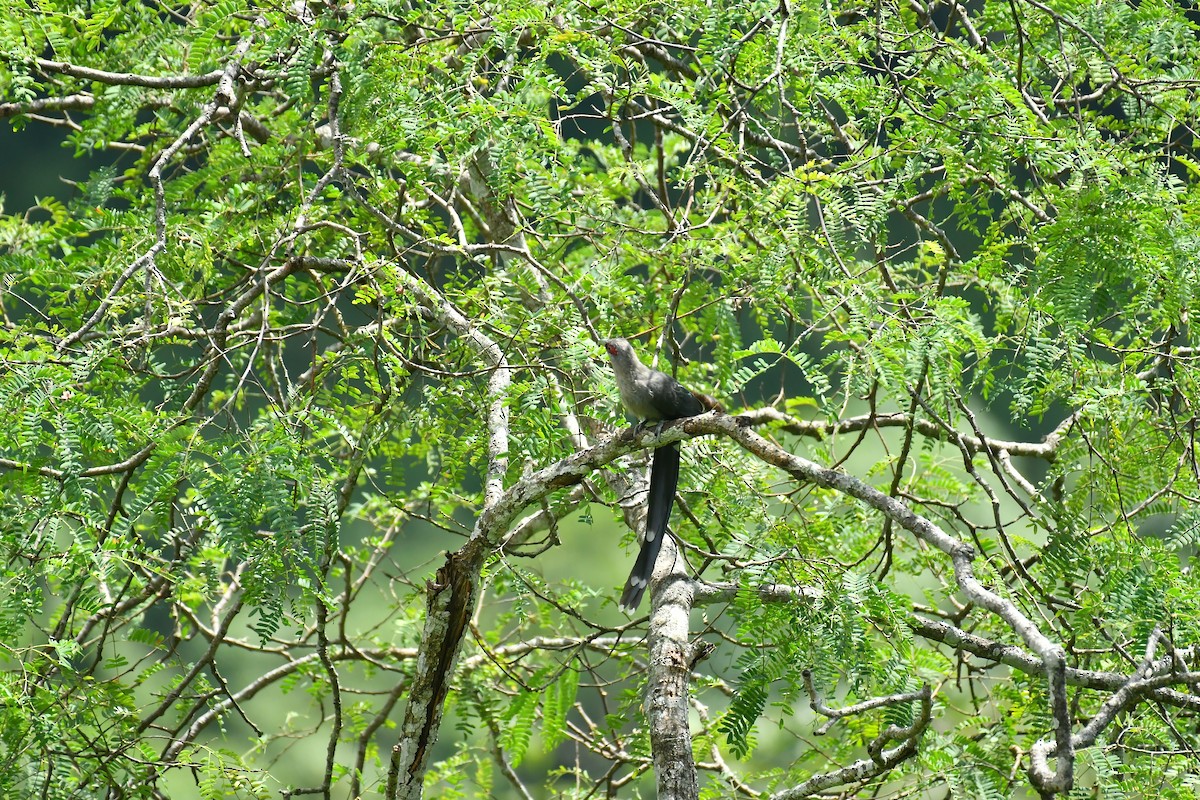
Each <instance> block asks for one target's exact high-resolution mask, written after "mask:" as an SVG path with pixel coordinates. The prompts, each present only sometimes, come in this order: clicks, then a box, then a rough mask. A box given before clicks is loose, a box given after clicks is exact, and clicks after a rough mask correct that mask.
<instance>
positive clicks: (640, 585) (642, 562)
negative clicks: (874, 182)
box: [621, 442, 679, 611]
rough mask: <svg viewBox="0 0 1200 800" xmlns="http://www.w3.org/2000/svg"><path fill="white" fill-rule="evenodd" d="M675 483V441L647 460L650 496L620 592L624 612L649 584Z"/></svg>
mask: <svg viewBox="0 0 1200 800" xmlns="http://www.w3.org/2000/svg"><path fill="white" fill-rule="evenodd" d="M678 485H679V442H672V443H671V444H667V445H663V446H662V447H660V448H658V449H657V450H655V451H654V458H653V459H652V460H651V462H650V498H649V500H648V501H647V507H646V537H645V539H643V541H642V549H641V550H640V551H638V557H637V561H635V562H634V563H633V570H632V571H630V573H629V579H628V580H627V581H625V591H624V592H622V593H621V607H622V608H624V609H625V610H627V611H633V610H635V609H637V607H638V605H639V604H641V602H642V594H643V593H644V592H645V591H646V586H648V585H649V583H650V576H651V574H653V572H654V562H655V560H657V558H658V551H659V548H661V547H662V542H663V537H664V536H666V535H667V522H668V521H670V519H671V506H673V505H675V488H676V487H677V486H678Z"/></svg>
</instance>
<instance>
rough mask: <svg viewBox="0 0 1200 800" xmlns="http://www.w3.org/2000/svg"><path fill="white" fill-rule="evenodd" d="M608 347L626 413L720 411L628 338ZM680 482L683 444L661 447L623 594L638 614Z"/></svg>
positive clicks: (646, 418) (654, 415)
mask: <svg viewBox="0 0 1200 800" xmlns="http://www.w3.org/2000/svg"><path fill="white" fill-rule="evenodd" d="M604 349H605V351H606V352H607V353H608V359H609V362H610V363H611V364H612V370H613V375H614V376H615V377H616V380H617V391H618V392H619V393H620V395H621V404H622V405H623V406H624V407H625V410H626V411H628V412H629V413H630V414H632V415H633V416H635V417H636V418H637V419H638V424H639V426H640V425H645V424H647V423H651V422H655V423H658V425H657V430H658V432H660V433H661V432H662V424H663V423H664V422H667V421H669V420H674V419H684V418H686V417H695V416H699V415H700V414H703V413H704V412H705V411H710V410H720V405H719V404H718V403H717V401H716V400H714V399H713V398H711V397H709V396H708V395H705V394H701V393H700V392H694V391H692V390H691V389H688V388H687V387H686V386H684V385H683V384H682V383H680V382H679V381H677V380H675V379H674V378H672V377H671V376H670V375H668V374H667V373H665V372H660V371H659V370H656V369H651V368H650V367H647V366H646V365H645V364H643V363H642V362H641V361H640V360H639V359H638V357H637V353H636V352H634V350H633V346H632V345H631V344H630V343H629V342H628V341H626V340H625V339H605V340H604ZM678 484H679V442H671V443H670V444H665V445H662V446H661V447H659V448H657V449H656V450H655V451H654V456H653V458H652V459H651V462H650V493H649V496H648V498H647V500H646V533H645V536H644V537H643V538H642V547H641V549H640V550H639V551H638V556H637V560H636V561H635V562H634V564H633V569H632V570H631V571H630V573H629V579H628V580H627V581H626V582H625V590H624V591H623V592H622V593H621V607H622V608H624V609H625V610H626V611H630V612H632V611H635V610H636V609H637V607H638V605H640V604H641V602H642V594H643V593H645V591H646V587H647V586H648V585H649V583H650V576H651V575H652V574H653V572H654V562H655V560H656V559H657V558H658V551H659V549H660V548H661V547H662V540H663V536H665V535H666V532H667V523H668V522H669V521H670V519H671V506H672V505H674V504H675V488H676V486H678Z"/></svg>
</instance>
